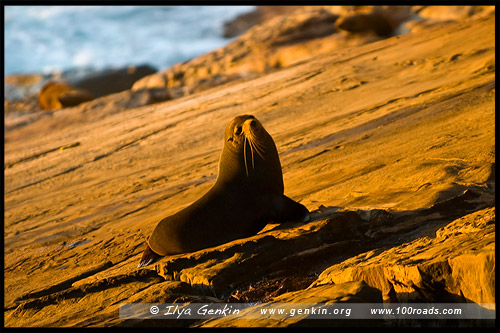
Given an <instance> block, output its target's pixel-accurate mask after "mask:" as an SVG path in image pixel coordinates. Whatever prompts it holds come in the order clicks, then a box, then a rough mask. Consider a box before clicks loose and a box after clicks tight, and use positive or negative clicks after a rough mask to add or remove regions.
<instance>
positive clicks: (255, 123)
mask: <svg viewBox="0 0 500 333" xmlns="http://www.w3.org/2000/svg"><path fill="white" fill-rule="evenodd" d="M256 126H257V122H256V121H255V120H252V121H250V127H252V128H255V127H256Z"/></svg>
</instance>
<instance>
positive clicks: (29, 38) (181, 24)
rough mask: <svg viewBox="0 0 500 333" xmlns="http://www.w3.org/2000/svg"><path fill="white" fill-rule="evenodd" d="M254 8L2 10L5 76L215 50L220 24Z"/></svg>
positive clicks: (152, 61) (166, 62)
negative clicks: (3, 16) (3, 17)
mask: <svg viewBox="0 0 500 333" xmlns="http://www.w3.org/2000/svg"><path fill="white" fill-rule="evenodd" d="M254 8H255V7H254V6H6V7H4V9H5V27H4V31H5V42H4V43H5V55H4V56H5V74H14V73H34V72H36V73H43V74H48V73H53V72H62V71H66V70H70V69H75V68H90V69H103V68H118V67H124V66H128V65H141V64H149V65H152V66H154V67H156V68H157V69H158V70H162V69H165V68H167V67H169V66H171V65H173V64H175V63H178V62H182V61H186V60H189V59H191V58H193V57H196V56H198V55H201V54H203V53H206V52H209V51H211V50H214V49H217V48H219V47H221V46H224V45H225V44H227V43H228V42H229V41H230V39H226V38H222V37H221V35H222V29H223V24H224V22H226V21H228V20H231V19H233V18H235V17H236V16H238V15H240V14H242V13H246V12H249V11H251V10H253V9H254Z"/></svg>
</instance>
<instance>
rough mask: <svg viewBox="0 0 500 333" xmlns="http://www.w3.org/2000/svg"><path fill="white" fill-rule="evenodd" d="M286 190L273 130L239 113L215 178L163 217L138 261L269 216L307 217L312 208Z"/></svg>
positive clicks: (252, 226) (244, 230) (203, 244)
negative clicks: (203, 190)
mask: <svg viewBox="0 0 500 333" xmlns="http://www.w3.org/2000/svg"><path fill="white" fill-rule="evenodd" d="M283 191H284V187H283V174H282V171H281V164H280V160H279V156H278V150H277V149H276V145H275V144H274V141H273V138H272V137H271V135H269V133H268V132H267V131H266V130H265V129H264V127H263V126H262V124H261V123H260V122H259V121H258V120H257V119H256V118H255V117H254V116H251V115H241V116H238V117H236V118H234V119H233V120H232V121H231V122H230V123H229V124H228V125H227V127H226V130H225V134H224V148H223V149H222V154H221V157H220V160H219V170H218V174H217V180H216V182H215V184H214V185H213V186H212V188H210V190H209V191H208V192H207V193H206V194H205V195H203V196H202V197H201V198H200V199H198V200H197V201H195V202H194V203H192V204H191V205H190V206H188V207H186V208H184V209H183V210H181V211H179V212H178V213H175V214H174V215H171V216H168V217H166V218H165V219H163V220H161V221H160V222H158V224H157V225H156V227H155V229H154V230H153V233H152V234H151V236H150V237H149V240H148V242H147V246H146V249H145V251H144V253H143V256H142V258H141V261H140V263H139V265H138V267H142V266H146V265H148V264H150V263H152V262H153V261H154V260H156V259H158V258H159V257H161V256H165V255H171V254H178V253H186V252H194V251H197V250H201V249H204V248H208V247H212V246H216V245H220V244H224V243H227V242H230V241H232V240H235V239H238V238H244V237H249V236H252V235H255V234H257V232H259V231H260V230H261V229H262V228H263V227H264V226H265V225H266V224H267V223H268V222H269V221H275V222H286V221H295V220H302V221H307V220H308V219H309V211H308V210H307V208H306V207H305V206H303V205H302V204H300V203H298V202H295V201H293V200H292V199H290V198H288V197H287V196H285V195H284V194H283Z"/></svg>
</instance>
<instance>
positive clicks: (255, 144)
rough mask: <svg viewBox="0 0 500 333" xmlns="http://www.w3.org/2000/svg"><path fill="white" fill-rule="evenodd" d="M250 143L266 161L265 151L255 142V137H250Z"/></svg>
mask: <svg viewBox="0 0 500 333" xmlns="http://www.w3.org/2000/svg"><path fill="white" fill-rule="evenodd" d="M248 141H249V142H250V143H251V144H252V145H253V148H254V149H255V151H256V152H257V154H259V156H260V157H261V158H262V159H264V149H263V148H262V146H260V145H259V144H258V143H257V142H256V141H255V140H254V137H251V136H249V138H248Z"/></svg>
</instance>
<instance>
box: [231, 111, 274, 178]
mask: <svg viewBox="0 0 500 333" xmlns="http://www.w3.org/2000/svg"><path fill="white" fill-rule="evenodd" d="M269 140H271V141H272V138H271V136H270V135H269V133H267V131H266V130H265V129H264V127H263V126H262V124H261V123H260V121H258V120H257V119H256V118H255V117H254V116H252V115H242V116H238V117H236V118H234V119H233V120H232V121H231V122H230V123H229V124H228V126H227V127H226V132H225V135H224V142H225V145H226V147H227V148H228V149H229V150H231V151H232V152H233V153H236V154H238V155H241V156H242V157H243V161H244V164H245V172H246V174H247V175H248V172H249V167H250V166H249V165H248V164H249V162H250V163H251V164H252V165H251V167H252V168H253V169H254V168H255V159H256V158H257V155H258V156H259V157H260V158H261V159H265V158H264V155H265V154H266V147H267V145H268V142H269Z"/></svg>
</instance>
